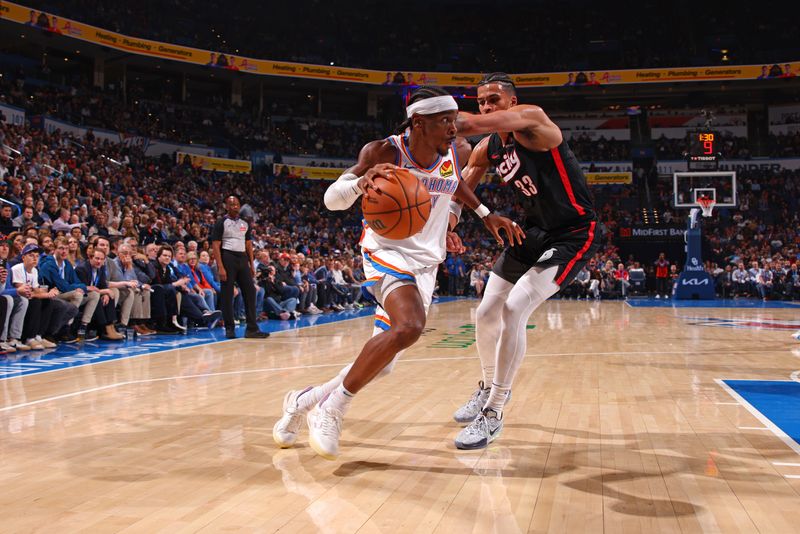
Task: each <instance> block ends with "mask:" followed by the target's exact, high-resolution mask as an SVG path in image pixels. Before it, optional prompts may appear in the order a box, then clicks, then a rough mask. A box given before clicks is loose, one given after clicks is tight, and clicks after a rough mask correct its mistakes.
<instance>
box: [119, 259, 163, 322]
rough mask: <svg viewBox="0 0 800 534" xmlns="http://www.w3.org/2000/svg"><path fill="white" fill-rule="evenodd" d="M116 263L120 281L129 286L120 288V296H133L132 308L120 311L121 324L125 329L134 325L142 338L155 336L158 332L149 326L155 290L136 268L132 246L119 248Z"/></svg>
mask: <svg viewBox="0 0 800 534" xmlns="http://www.w3.org/2000/svg"><path fill="white" fill-rule="evenodd" d="M114 263H115V264H116V269H115V271H116V273H118V281H121V282H127V284H128V285H127V287H123V288H120V290H119V291H120V294H122V293H124V292H128V293H130V294H131V297H130V300H131V306H130V308H125V307H121V309H120V324H121V325H122V326H123V327H125V328H127V327H128V326H129V325H131V324H132V325H133V329H134V330H135V331H136V333H138V334H139V335H142V336H149V335H152V334H155V333H156V331H155V330H153V329H151V328H150V327H148V325H147V323H149V322H150V296H151V293H152V292H153V289H152V288H151V287H150V284H149V283H148V281H149V279H148V277H147V275H146V274H145V273H144V272H143V271H141V270H139V269H137V268H136V264H135V263H134V260H133V249H132V248H131V246H130V245H128V244H127V243H123V244H121V245H120V246H119V248H118V249H117V257H116V258H115V259H114Z"/></svg>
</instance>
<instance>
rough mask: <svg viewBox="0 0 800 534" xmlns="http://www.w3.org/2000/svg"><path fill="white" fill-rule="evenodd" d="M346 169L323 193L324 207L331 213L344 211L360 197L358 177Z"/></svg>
mask: <svg viewBox="0 0 800 534" xmlns="http://www.w3.org/2000/svg"><path fill="white" fill-rule="evenodd" d="M351 170H352V169H348V170H347V171H346V172H345V173H344V174H342V175H341V176H340V177H339V178H338V179H337V180H336V181H335V182H333V183H332V184H331V185H330V186H329V187H328V189H327V190H326V191H325V207H326V208H328V209H329V210H331V211H340V210H346V209H348V208H349V207H350V206H352V205H353V204H354V203H355V201H356V200H358V197H360V196H361V189H359V187H358V179H359V178H360V177H359V176H358V175H356V174H354V173H352V172H350V171H351Z"/></svg>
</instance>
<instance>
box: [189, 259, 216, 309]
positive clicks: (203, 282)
mask: <svg viewBox="0 0 800 534" xmlns="http://www.w3.org/2000/svg"><path fill="white" fill-rule="evenodd" d="M195 245H197V244H196V243H195ZM186 263H187V265H188V266H189V275H190V278H191V282H193V283H194V285H195V287H196V288H197V289H199V290H200V291H202V292H203V298H204V299H205V301H206V306H207V307H208V309H209V310H216V309H217V290H216V289H214V286H213V285H211V282H209V281H208V280H207V279H206V277H205V275H204V274H203V270H202V269H201V268H200V262H199V261H198V257H197V252H196V247H195V250H194V251H191V252H188V253H187V254H186Z"/></svg>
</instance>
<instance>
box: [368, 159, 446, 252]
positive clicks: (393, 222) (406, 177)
mask: <svg viewBox="0 0 800 534" xmlns="http://www.w3.org/2000/svg"><path fill="white" fill-rule="evenodd" d="M375 185H376V186H377V187H378V191H376V192H373V193H371V194H370V195H369V196H367V195H364V197H363V198H362V199H361V210H362V211H363V212H364V219H365V220H366V221H367V224H368V225H369V227H370V228H372V229H373V230H374V231H375V233H377V234H378V235H380V236H382V237H385V238H387V239H406V238H408V237H411V236H413V235H415V234H417V233H419V232H420V230H422V227H423V226H425V223H426V222H427V220H428V217H429V216H430V214H431V196H430V194H428V190H427V189H426V188H425V186H424V185H422V184H421V183H420V181H419V179H418V178H417V177H416V176H414V174H413V173H412V172H411V171H409V170H408V169H397V170H395V171H393V172H392V173H391V174H390V175H389V178H384V177H382V176H379V177H377V178H375Z"/></svg>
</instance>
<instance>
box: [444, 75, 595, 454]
mask: <svg viewBox="0 0 800 534" xmlns="http://www.w3.org/2000/svg"><path fill="white" fill-rule="evenodd" d="M478 106H479V108H480V112H481V114H480V115H472V114H467V113H463V112H462V113H459V117H458V121H457V123H456V125H457V128H458V133H459V135H463V136H465V137H468V136H473V135H478V134H487V133H488V134H491V135H489V136H488V137H485V138H484V139H482V140H481V141H480V142H479V143H478V144H477V146H476V147H475V149H474V150H473V152H472V155H471V157H470V159H469V163H468V164H467V167H466V169H465V170H464V173H463V176H464V180H465V181H467V182H468V185H470V186H471V187H475V186H477V184H478V183H479V182H480V180H481V178H482V177H483V175H484V174H485V173H486V171H487V170H488V168H489V167H494V168H495V169H496V170H497V173H498V174H499V175H500V177H501V179H502V182H503V183H504V184H505V185H506V186H507V187H511V188H512V190H513V191H514V193H515V196H516V199H517V201H518V202H519V203H520V204H521V205H522V206H523V208H524V209H525V215H526V219H525V222H524V226H525V234H526V239H525V240H524V241H523V243H522V246H516V247H513V248H511V247H509V248H506V249H505V250H504V251H503V253H502V255H501V256H500V258H499V259H498V261H497V262H496V264H495V265H494V268H493V270H492V273H491V275H490V276H489V282H488V283H487V284H486V289H485V290H484V294H483V300H482V301H481V303H480V305H479V306H478V311H477V318H476V329H477V330H476V335H477V347H478V355H479V356H480V360H481V365H482V367H483V380H482V381H481V382H480V383H479V388H478V391H476V392H475V393H474V394H473V396H472V398H471V399H470V400H469V401H468V402H467V403H466V404H465V405H464V406H462V407H461V408H459V409H458V410H457V411H456V413H455V414H454V418H455V420H456V421H458V422H460V423H469V424H468V426H467V427H466V428H464V429H463V430H462V431H461V432H460V433H459V435H458V437H457V438H456V442H455V443H456V447H458V448H459V449H479V448H483V447H486V446H487V445H488V444H489V443H491V442H492V441H494V439H495V438H497V437H498V436H499V435H500V432H501V430H502V428H503V406H504V404H505V402H506V400H507V398H508V396H509V394H510V392H511V384H512V382H513V381H514V376H515V375H516V373H517V370H518V369H519V366H520V364H521V363H522V358H523V357H524V356H525V348H526V343H525V341H526V339H525V336H526V324H527V321H528V318H529V317H530V315H531V313H533V311H534V310H535V309H536V308H537V307H538V306H539V305H541V304H542V303H543V302H544V301H546V300H547V299H548V298H549V297H551V296H552V295H553V294H555V293H556V292H557V291H558V290H559V289H560V288H561V287H564V286H566V285H567V284H569V283H570V281H572V279H573V278H574V277H575V275H576V274H577V273H578V271H580V270H581V268H582V267H583V266H584V264H585V263H586V262H587V260H588V259H589V258H591V257H592V256H593V255H594V254H595V252H596V251H597V250H598V248H599V246H600V245H599V244H600V238H601V236H600V235H599V231H598V230H599V229H598V224H597V222H598V221H597V216H596V214H595V211H594V207H593V203H592V198H591V194H590V193H589V188H588V186H587V184H586V178H585V177H584V175H583V172H582V171H581V168H580V166H579V165H578V160H577V159H576V158H575V155H574V154H573V153H572V150H570V148H569V145H567V142H566V141H565V140H564V138H563V136H562V134H561V130H560V129H559V127H558V126H556V125H555V124H554V123H553V121H551V120H550V118H549V117H548V116H547V115H546V114H545V112H544V111H542V109H541V108H540V107H538V106H531V105H518V104H517V96H516V90H515V87H514V82H513V81H512V80H511V78H510V77H509V76H508V75H507V74H504V73H494V74H490V75H487V76H486V77H484V78H483V80H481V82H480V83H479V84H478ZM453 211H454V213H453V214H451V226H454V225H455V223H456V222H457V220H458V209H457V208H456V209H453ZM453 215H454V216H453ZM490 385H491V386H490Z"/></svg>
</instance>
